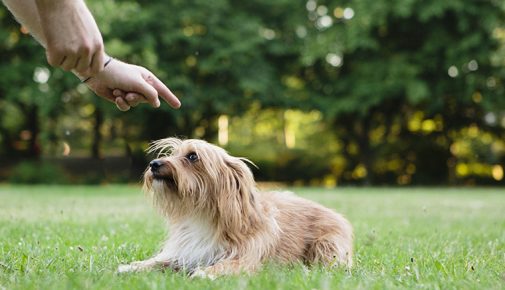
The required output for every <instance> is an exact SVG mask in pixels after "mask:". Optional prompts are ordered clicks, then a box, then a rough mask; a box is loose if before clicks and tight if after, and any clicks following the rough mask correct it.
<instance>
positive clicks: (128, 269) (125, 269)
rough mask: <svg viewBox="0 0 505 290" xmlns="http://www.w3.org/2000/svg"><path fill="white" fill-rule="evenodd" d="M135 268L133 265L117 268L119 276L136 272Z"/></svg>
mask: <svg viewBox="0 0 505 290" xmlns="http://www.w3.org/2000/svg"><path fill="white" fill-rule="evenodd" d="M134 271H135V270H134V267H133V266H132V265H119V267H117V272H118V273H119V274H121V273H128V272H134Z"/></svg>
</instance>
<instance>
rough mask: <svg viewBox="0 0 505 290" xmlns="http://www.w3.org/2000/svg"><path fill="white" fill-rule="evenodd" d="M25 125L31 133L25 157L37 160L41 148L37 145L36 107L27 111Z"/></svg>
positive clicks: (37, 123) (37, 121)
mask: <svg viewBox="0 0 505 290" xmlns="http://www.w3.org/2000/svg"><path fill="white" fill-rule="evenodd" d="M26 125H27V129H28V131H30V133H31V136H30V137H31V138H30V140H29V144H28V152H27V155H28V157H30V158H35V159H38V158H39V157H40V153H41V151H42V150H41V148H40V143H39V134H40V127H39V111H38V107H37V106H31V107H30V108H29V109H28V114H27V119H26Z"/></svg>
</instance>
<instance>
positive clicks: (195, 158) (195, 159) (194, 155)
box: [186, 152, 198, 162]
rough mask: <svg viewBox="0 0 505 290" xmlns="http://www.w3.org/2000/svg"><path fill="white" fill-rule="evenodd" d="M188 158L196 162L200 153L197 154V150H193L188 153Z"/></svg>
mask: <svg viewBox="0 0 505 290" xmlns="http://www.w3.org/2000/svg"><path fill="white" fill-rule="evenodd" d="M186 158H187V159H188V160H189V161H191V162H195V161H197V160H198V155H196V153H195V152H191V153H188V155H186Z"/></svg>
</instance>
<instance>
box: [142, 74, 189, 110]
mask: <svg viewBox="0 0 505 290" xmlns="http://www.w3.org/2000/svg"><path fill="white" fill-rule="evenodd" d="M146 82H148V83H149V84H150V85H152V86H153V88H154V89H155V90H156V91H157V92H158V95H160V96H161V97H162V98H163V99H164V100H165V101H166V102H167V103H168V104H169V105H170V106H171V107H172V108H174V109H178V108H180V107H181V101H179V99H178V98H177V97H176V96H175V95H174V94H173V93H172V91H170V89H169V88H168V87H167V86H166V85H165V84H164V83H162V82H161V81H160V80H159V79H158V78H157V77H156V76H155V75H153V74H150V75H148V76H147V79H146Z"/></svg>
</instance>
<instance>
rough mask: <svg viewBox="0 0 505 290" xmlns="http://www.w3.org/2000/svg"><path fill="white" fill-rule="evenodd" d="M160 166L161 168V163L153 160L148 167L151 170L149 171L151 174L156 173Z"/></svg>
mask: <svg viewBox="0 0 505 290" xmlns="http://www.w3.org/2000/svg"><path fill="white" fill-rule="evenodd" d="M161 166H163V163H162V162H161V160H158V159H155V160H153V161H151V162H150V163H149V167H150V168H151V171H152V172H153V173H154V172H157V171H158V170H159V169H160V167H161Z"/></svg>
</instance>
